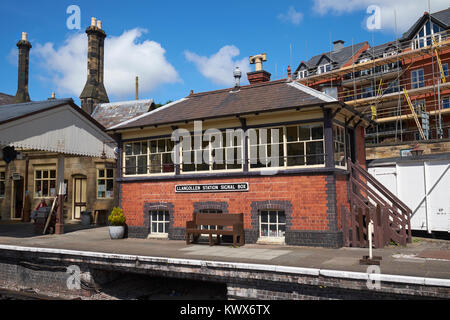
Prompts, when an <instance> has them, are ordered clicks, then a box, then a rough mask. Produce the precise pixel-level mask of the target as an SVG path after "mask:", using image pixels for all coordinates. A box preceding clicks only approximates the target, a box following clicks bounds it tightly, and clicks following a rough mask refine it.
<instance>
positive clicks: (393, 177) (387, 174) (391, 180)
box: [369, 167, 397, 195]
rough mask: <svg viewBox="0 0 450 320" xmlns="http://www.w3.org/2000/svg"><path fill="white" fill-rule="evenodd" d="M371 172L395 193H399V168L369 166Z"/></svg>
mask: <svg viewBox="0 0 450 320" xmlns="http://www.w3.org/2000/svg"><path fill="white" fill-rule="evenodd" d="M369 173H370V174H371V175H372V176H373V177H374V178H375V179H377V180H378V181H379V182H380V183H381V184H382V185H383V186H385V187H386V188H387V189H388V190H389V191H390V192H392V193H393V194H394V195H397V170H396V168H395V167H378V168H369Z"/></svg>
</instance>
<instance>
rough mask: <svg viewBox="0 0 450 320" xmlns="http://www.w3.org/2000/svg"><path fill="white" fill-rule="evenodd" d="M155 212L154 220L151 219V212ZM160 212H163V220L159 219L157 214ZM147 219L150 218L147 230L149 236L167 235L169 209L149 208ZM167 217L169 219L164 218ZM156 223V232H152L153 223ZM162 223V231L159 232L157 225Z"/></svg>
mask: <svg viewBox="0 0 450 320" xmlns="http://www.w3.org/2000/svg"><path fill="white" fill-rule="evenodd" d="M154 212H156V217H157V219H156V220H155V221H154V220H153V213H154ZM160 212H163V217H164V219H163V220H159V214H160ZM149 217H150V218H149V220H150V232H149V236H154V237H165V238H166V237H168V236H169V227H170V211H169V210H167V209H155V210H152V209H150V210H149ZM166 217H168V219H169V220H166V219H165V218H166ZM154 223H155V224H156V230H157V231H156V232H153V224H154ZM161 224H162V225H163V229H164V230H163V231H164V232H159V226H160V225H161ZM166 228H167V229H166Z"/></svg>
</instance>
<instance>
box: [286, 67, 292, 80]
mask: <svg viewBox="0 0 450 320" xmlns="http://www.w3.org/2000/svg"><path fill="white" fill-rule="evenodd" d="M287 73H288V78H290V77H291V75H292V70H291V66H288V68H287Z"/></svg>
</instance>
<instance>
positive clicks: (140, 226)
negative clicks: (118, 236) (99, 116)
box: [109, 69, 370, 248]
mask: <svg viewBox="0 0 450 320" xmlns="http://www.w3.org/2000/svg"><path fill="white" fill-rule="evenodd" d="M248 78H249V81H250V85H248V86H242V87H241V86H239V83H238V81H237V84H236V86H235V87H234V88H228V89H224V90H218V91H211V92H203V93H195V94H194V93H191V94H190V95H189V96H187V97H186V98H183V99H181V100H178V101H176V102H173V103H170V104H168V105H166V106H164V107H161V108H159V109H156V110H153V111H151V112H149V113H146V114H144V115H142V116H139V117H136V118H133V119H131V120H128V121H126V122H122V123H121V124H119V125H116V126H114V127H111V128H110V129H109V132H110V134H117V135H118V136H119V137H120V139H119V149H120V159H119V161H118V163H119V164H120V165H119V166H120V168H119V169H118V176H117V178H116V182H118V184H117V185H118V187H119V204H120V206H121V207H122V208H123V210H124V213H125V215H126V218H127V225H128V236H129V237H138V238H168V239H178V240H182V239H185V227H186V221H189V220H192V217H193V213H194V212H203V213H223V214H228V213H230V214H231V213H243V214H244V228H245V241H246V243H279V244H288V245H307V246H324V247H335V248H336V247H341V246H343V232H342V227H341V222H340V214H341V212H340V211H341V210H340V208H341V206H342V205H344V206H347V207H349V202H348V195H347V190H348V176H349V174H348V171H347V164H346V159H347V158H351V159H352V161H354V162H355V161H357V160H358V161H359V162H360V163H361V164H364V163H365V148H364V128H365V127H367V126H368V125H370V120H368V119H366V118H364V117H363V116H362V114H360V113H359V112H357V111H355V110H354V109H353V108H351V107H349V106H347V105H346V104H345V103H343V102H339V101H338V100H336V99H335V98H333V97H331V96H328V95H326V94H324V93H321V92H319V91H316V90H314V89H311V88H309V87H306V86H304V85H301V84H299V83H298V82H295V81H292V80H291V79H290V78H288V79H283V80H278V81H270V73H268V72H266V71H264V70H262V69H260V70H257V71H255V72H250V73H249V74H248ZM180 132H181V133H182V134H180ZM239 133H240V134H239ZM180 136H181V138H179V137H180ZM211 136H214V138H211ZM213 142H214V143H213ZM217 159H219V160H220V159H222V161H219V160H217ZM211 227H213V226H205V228H211Z"/></svg>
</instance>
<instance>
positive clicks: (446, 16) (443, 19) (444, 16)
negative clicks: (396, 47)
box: [400, 8, 450, 41]
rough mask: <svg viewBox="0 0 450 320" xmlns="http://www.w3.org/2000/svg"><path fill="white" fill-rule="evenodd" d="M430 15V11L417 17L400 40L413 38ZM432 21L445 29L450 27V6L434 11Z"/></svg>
mask: <svg viewBox="0 0 450 320" xmlns="http://www.w3.org/2000/svg"><path fill="white" fill-rule="evenodd" d="M428 17H429V15H428V13H425V14H423V15H422V17H420V18H419V19H417V21H416V22H415V23H414V24H413V25H412V26H411V28H409V29H408V31H406V32H405V33H404V34H403V35H402V37H401V38H400V41H406V40H410V39H412V37H413V36H414V35H416V33H417V32H418V31H419V29H420V28H421V27H422V25H423V24H424V23H425V22H426V21H427V19H428ZM431 21H433V22H434V23H437V24H438V25H441V26H442V27H443V28H445V29H448V28H450V8H447V9H445V10H441V11H438V12H435V13H432V14H431Z"/></svg>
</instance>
